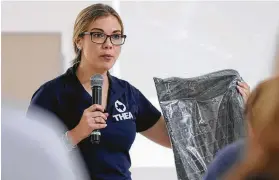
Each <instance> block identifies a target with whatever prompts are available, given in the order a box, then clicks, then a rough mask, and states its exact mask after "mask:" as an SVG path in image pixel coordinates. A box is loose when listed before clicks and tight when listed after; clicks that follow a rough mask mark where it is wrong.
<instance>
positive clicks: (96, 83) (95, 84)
mask: <svg viewBox="0 0 279 180" xmlns="http://www.w3.org/2000/svg"><path fill="white" fill-rule="evenodd" d="M103 81H104V79H103V76H102V75H100V74H96V75H94V76H92V77H91V78H90V83H91V90H92V104H100V105H101V104H102V86H103ZM100 141H101V132H100V130H98V129H96V130H94V131H92V133H91V143H93V144H99V143H100Z"/></svg>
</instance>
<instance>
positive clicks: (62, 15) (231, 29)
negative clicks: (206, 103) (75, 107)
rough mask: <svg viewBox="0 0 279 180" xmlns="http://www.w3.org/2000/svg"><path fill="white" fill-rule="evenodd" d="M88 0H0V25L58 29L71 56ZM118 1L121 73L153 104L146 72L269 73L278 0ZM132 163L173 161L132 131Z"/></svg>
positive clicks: (251, 76)
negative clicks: (228, 70) (75, 29)
mask: <svg viewBox="0 0 279 180" xmlns="http://www.w3.org/2000/svg"><path fill="white" fill-rule="evenodd" d="M94 2H96V1H90V2H3V3H2V31H8V32H10V31H13V32H18V31H19V32H61V33H62V42H63V43H62V55H63V56H64V67H65V70H66V68H68V67H69V65H70V63H69V62H70V61H71V60H72V59H73V50H72V41H71V40H72V39H71V38H72V29H73V23H74V20H75V17H76V15H77V14H78V12H79V11H80V10H81V9H82V8H84V7H86V6H87V5H89V4H91V3H94ZM108 3H109V4H113V5H114V6H115V5H120V6H119V7H118V8H119V9H120V14H121V16H122V18H123V20H124V25H125V29H126V34H127V35H128V38H127V41H126V44H125V45H124V47H123V51H122V54H121V56H120V58H119V68H120V69H119V70H120V73H121V78H123V79H126V80H128V81H129V82H131V83H132V84H133V85H135V86H136V87H138V88H139V89H140V90H141V91H142V92H143V93H144V94H145V95H146V96H147V97H148V98H149V99H150V100H151V101H152V102H153V103H154V105H155V106H157V107H158V108H159V105H158V102H157V97H156V91H155V87H154V84H153V79H152V78H153V77H154V76H156V77H168V76H181V77H192V76H198V75H201V74H204V73H209V72H212V71H215V70H220V69H224V68H233V69H236V70H238V71H239V73H240V74H241V75H242V77H243V78H244V80H246V81H247V82H248V83H249V84H250V85H251V87H254V86H255V85H256V84H257V83H258V82H259V81H260V80H261V79H263V78H265V77H267V76H268V75H269V74H270V64H271V60H272V56H273V45H274V36H275V31H276V28H277V27H278V25H279V24H278V22H279V11H278V9H279V2H181V1H177V2H175V1H172V2H136V1H130V2H129V1H120V4H119V1H113V2H112V1H110V2H108ZM131 155H132V157H131V158H132V166H133V167H141V166H171V167H173V166H174V161H173V155H172V151H171V150H169V149H165V148H161V147H160V146H159V145H156V144H154V143H151V142H150V141H147V140H146V139H145V138H144V137H142V136H140V135H138V137H137V139H136V142H135V144H134V146H133V148H132V150H131Z"/></svg>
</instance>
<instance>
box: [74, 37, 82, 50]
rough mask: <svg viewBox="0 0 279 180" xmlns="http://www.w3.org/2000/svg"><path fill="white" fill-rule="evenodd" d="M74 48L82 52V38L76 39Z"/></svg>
mask: <svg viewBox="0 0 279 180" xmlns="http://www.w3.org/2000/svg"><path fill="white" fill-rule="evenodd" d="M76 46H77V48H78V49H79V50H82V46H83V39H82V38H80V37H79V38H78V39H77V40H76Z"/></svg>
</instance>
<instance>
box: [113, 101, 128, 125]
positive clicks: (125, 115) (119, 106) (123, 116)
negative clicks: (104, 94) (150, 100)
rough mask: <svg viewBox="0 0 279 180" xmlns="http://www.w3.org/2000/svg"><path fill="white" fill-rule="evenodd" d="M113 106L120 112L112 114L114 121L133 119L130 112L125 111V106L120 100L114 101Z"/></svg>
mask: <svg viewBox="0 0 279 180" xmlns="http://www.w3.org/2000/svg"><path fill="white" fill-rule="evenodd" d="M114 106H115V109H116V110H117V111H118V112H120V114H116V115H113V117H114V118H115V119H116V121H122V120H127V119H133V115H132V113H131V112H125V111H126V106H125V105H124V104H123V103H122V102H120V101H118V100H117V101H115V103H114Z"/></svg>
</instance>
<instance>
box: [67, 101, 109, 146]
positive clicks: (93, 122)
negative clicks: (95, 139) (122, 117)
mask: <svg viewBox="0 0 279 180" xmlns="http://www.w3.org/2000/svg"><path fill="white" fill-rule="evenodd" d="M107 117H108V113H104V108H103V107H102V106H101V105H98V104H94V105H92V106H90V107H89V108H87V109H85V110H84V111H83V114H82V117H81V120H80V122H79V123H78V125H77V126H76V127H75V128H74V129H72V130H71V131H69V135H70V137H71V139H72V143H73V144H74V145H76V144H78V143H79V142H80V141H82V140H83V139H84V138H86V137H88V136H89V135H90V134H91V133H92V131H93V130H96V129H103V128H105V127H106V126H107V124H106V120H107Z"/></svg>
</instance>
